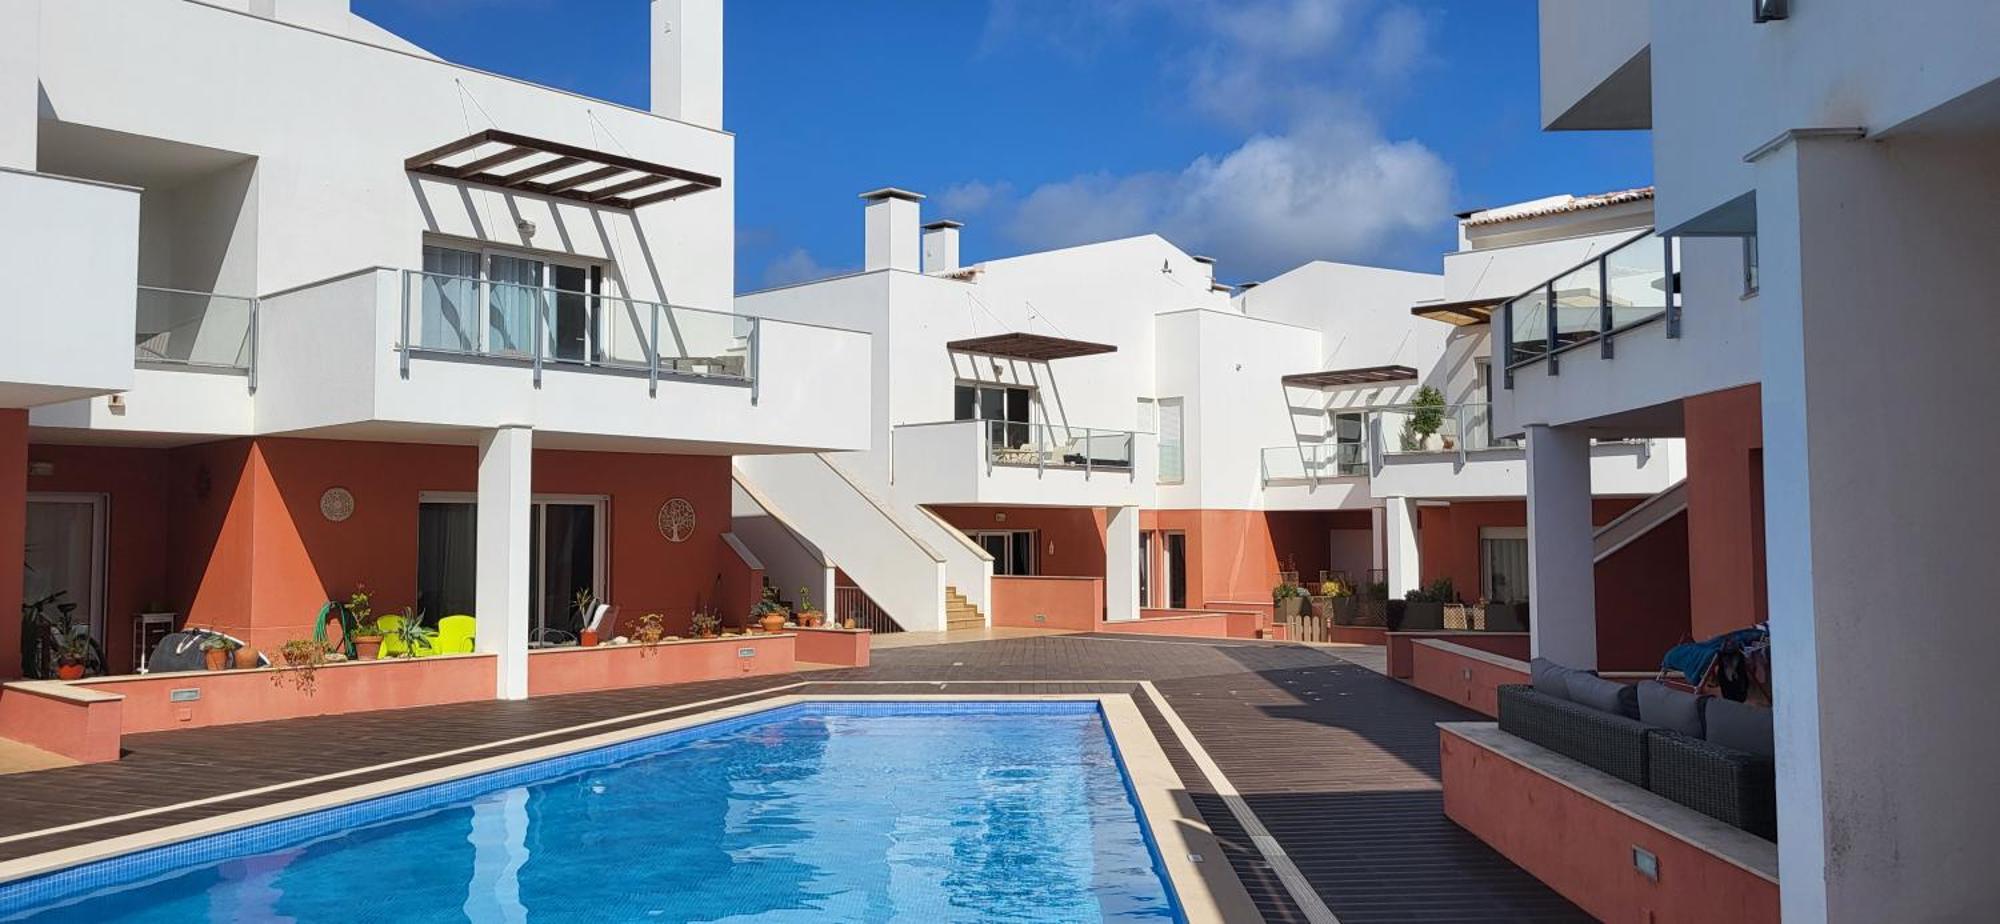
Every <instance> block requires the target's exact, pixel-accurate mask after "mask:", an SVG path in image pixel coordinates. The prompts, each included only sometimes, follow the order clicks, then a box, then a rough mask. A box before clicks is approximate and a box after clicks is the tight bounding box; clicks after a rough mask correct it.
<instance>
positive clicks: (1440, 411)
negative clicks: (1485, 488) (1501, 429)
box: [1375, 403, 1520, 456]
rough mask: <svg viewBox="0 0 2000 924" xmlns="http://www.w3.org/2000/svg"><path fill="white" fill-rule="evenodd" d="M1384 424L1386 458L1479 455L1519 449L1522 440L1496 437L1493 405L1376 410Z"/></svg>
mask: <svg viewBox="0 0 2000 924" xmlns="http://www.w3.org/2000/svg"><path fill="white" fill-rule="evenodd" d="M1375 413H1376V415H1377V417H1378V418H1379V419H1380V421H1381V427H1382V435H1383V442H1384V444H1383V447H1382V454H1383V455H1384V456H1395V455H1407V454H1411V453H1421V452H1461V451H1463V452H1478V451H1481V450H1487V449H1509V448H1514V447H1518V446H1519V445H1520V441H1519V440H1512V439H1507V440H1501V439H1495V438H1494V437H1493V409H1492V406H1491V405H1488V404H1484V403H1477V404H1471V403H1468V404H1446V405H1442V406H1438V407H1427V408H1420V407H1412V406H1408V405H1403V406H1397V407H1384V408H1379V409H1377V410H1376V412H1375Z"/></svg>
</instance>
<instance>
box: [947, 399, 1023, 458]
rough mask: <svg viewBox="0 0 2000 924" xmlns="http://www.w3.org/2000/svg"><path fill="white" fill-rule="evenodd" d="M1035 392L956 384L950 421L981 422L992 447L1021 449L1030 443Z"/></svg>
mask: <svg viewBox="0 0 2000 924" xmlns="http://www.w3.org/2000/svg"><path fill="white" fill-rule="evenodd" d="M1034 407H1035V391H1034V389H1032V388H1021V387H1017V386H1011V385H980V384H975V383H967V382H960V383H959V384H958V387H957V388H956V389H954V390H953V394H952V418H951V419H953V420H985V421H990V423H988V424H987V427H986V429H987V433H988V438H989V439H990V440H992V442H993V445H994V447H996V448H1003V449H1024V448H1026V447H1028V446H1029V445H1031V444H1033V443H1034V441H1035V439H1034V427H1033V426H1032V424H1031V421H1033V420H1034V419H1035V417H1034Z"/></svg>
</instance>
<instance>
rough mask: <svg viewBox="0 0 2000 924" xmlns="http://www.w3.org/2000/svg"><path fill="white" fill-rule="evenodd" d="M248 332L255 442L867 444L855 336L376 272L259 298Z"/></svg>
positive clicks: (861, 349)
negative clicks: (534, 434)
mask: <svg viewBox="0 0 2000 924" xmlns="http://www.w3.org/2000/svg"><path fill="white" fill-rule="evenodd" d="M256 318H257V325H256V326H257V338H256V339H257V342H258V347H257V350H256V354H255V355H256V357H257V360H258V362H257V365H258V392H257V408H256V413H257V423H256V428H257V431H258V432H260V433H283V432H295V431H301V430H313V431H318V432H328V431H331V432H332V433H333V434H338V433H340V432H343V431H346V432H353V433H356V434H357V435H363V433H362V431H365V433H366V434H367V435H373V434H387V435H391V436H393V435H395V434H396V433H397V432H398V431H400V430H402V429H404V428H407V427H410V426H421V427H456V428H475V429H477V428H490V427H495V426H502V425H526V426H532V427H535V428H536V429H537V430H538V431H541V432H542V433H544V434H548V435H549V436H550V437H551V441H550V442H549V443H548V445H552V446H560V445H562V444H563V443H564V441H565V440H567V441H570V442H577V443H579V444H581V443H583V442H588V443H590V444H591V445H595V446H601V445H605V444H607V443H616V442H618V441H620V440H624V439H636V440H650V441H671V442H674V443H677V444H680V445H682V446H685V447H688V448H690V449H697V450H707V451H731V452H768V451H786V450H858V449H865V448H867V447H868V444H869V440H868V415H869V407H870V398H869V395H870V377H871V366H870V364H869V358H870V348H869V338H868V335H867V334H865V333H859V332H856V331H848V330H839V329H835V328H828V327H820V326H817V325H811V324H797V323H790V322H783V321H773V320H769V319H764V318H756V317H750V316H745V315H736V314H730V313H728V312H721V311H714V310H707V309H701V308H693V307H687V306H682V305H669V304H663V303H657V302H648V301H643V300H639V299H631V298H624V297H618V296H612V295H606V294H601V293H586V292H572V291H564V290H559V289H553V288H540V287H532V286H521V285H510V284H506V283H503V282H496V281H484V280H479V279H474V278H467V277H459V276H446V275H439V274H433V273H424V272H418V271H414V270H397V269H390V268H386V267H371V268H368V269H363V270H358V271H355V272H352V273H347V274H345V275H342V276H337V277H334V278H331V279H326V280H321V281H319V282H315V283H310V284H307V285H304V286H299V287H296V288H292V289H288V290H285V291H282V292H277V293H273V294H268V295H265V296H263V297H262V298H261V299H259V300H258V310H257V313H256ZM766 369H770V370H780V371H777V372H775V373H766V372H764V371H763V370H766Z"/></svg>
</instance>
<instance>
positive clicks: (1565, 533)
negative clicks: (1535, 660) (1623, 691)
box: [1526, 424, 1597, 669]
mask: <svg viewBox="0 0 2000 924" xmlns="http://www.w3.org/2000/svg"><path fill="white" fill-rule="evenodd" d="M1526 429H1527V432H1528V599H1529V601H1530V604H1531V605H1532V606H1533V612H1532V615H1531V616H1530V617H1529V620H1528V624H1529V628H1530V630H1531V631H1530V645H1529V648H1530V650H1531V651H1533V653H1534V655H1535V656H1536V657H1539V658H1548V659H1550V660H1552V661H1556V662H1559V663H1562V664H1566V665H1569V666H1570V667H1581V668H1589V669H1595V668H1596V667H1597V585H1596V583H1595V582H1596V567H1595V564H1594V561H1593V560H1594V559H1595V558H1596V551H1595V544H1594V542H1593V541H1592V533H1593V532H1594V530H1593V528H1592V526H1591V523H1590V436H1589V435H1588V434H1587V433H1585V432H1584V431H1581V430H1573V429H1567V428H1564V427H1550V426H1547V425H1545V424H1530V425H1529V426H1528V427H1527V428H1526Z"/></svg>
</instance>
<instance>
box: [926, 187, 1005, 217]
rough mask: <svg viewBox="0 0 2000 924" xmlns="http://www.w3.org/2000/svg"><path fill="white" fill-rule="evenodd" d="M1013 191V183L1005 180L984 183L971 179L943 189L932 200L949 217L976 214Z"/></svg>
mask: <svg viewBox="0 0 2000 924" xmlns="http://www.w3.org/2000/svg"><path fill="white" fill-rule="evenodd" d="M1013 192H1014V184H1012V183H1008V182H1005V181H1002V182H999V183H985V182H981V181H979V180H973V181H971V182H968V183H959V184H957V185H955V186H951V187H948V188H946V189H945V191H944V192H941V193H939V194H938V195H937V198H936V199H934V200H933V201H934V202H935V203H936V205H937V207H938V209H939V210H941V211H942V213H943V214H944V215H945V217H950V216H953V215H960V216H963V215H977V214H979V213H980V212H984V211H986V209H987V208H989V207H991V206H992V205H993V204H994V202H995V201H997V200H1001V199H1004V198H1006V197H1008V196H1010V195H1012V194H1013Z"/></svg>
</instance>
